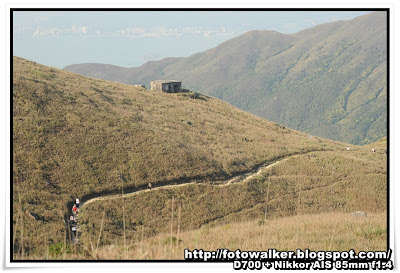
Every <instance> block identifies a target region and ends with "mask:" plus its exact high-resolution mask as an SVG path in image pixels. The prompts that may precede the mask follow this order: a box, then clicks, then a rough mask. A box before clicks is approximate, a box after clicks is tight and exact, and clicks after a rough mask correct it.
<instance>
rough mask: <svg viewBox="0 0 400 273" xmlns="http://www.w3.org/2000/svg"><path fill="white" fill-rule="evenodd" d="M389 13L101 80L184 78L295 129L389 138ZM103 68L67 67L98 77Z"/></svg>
mask: <svg viewBox="0 0 400 273" xmlns="http://www.w3.org/2000/svg"><path fill="white" fill-rule="evenodd" d="M386 31H387V29H386V13H385V12H372V13H370V14H367V15H363V16H360V17H357V18H355V19H352V20H346V21H335V22H332V23H326V24H322V25H318V26H315V27H312V28H309V29H305V30H302V31H299V32H297V33H294V34H281V33H278V32H275V31H270V30H254V31H249V32H247V33H244V34H242V35H241V36H238V37H235V38H233V39H230V40H228V41H225V42H223V43H221V44H220V45H218V46H217V47H215V48H212V49H209V50H207V51H204V52H200V53H196V54H194V55H191V56H189V57H185V58H166V59H163V60H160V61H154V62H151V63H146V64H144V65H142V66H140V67H136V68H121V67H119V68H115V70H114V71H115V72H112V73H111V72H108V73H106V75H105V76H102V77H101V78H104V79H107V80H112V81H119V82H124V83H128V84H137V83H142V84H143V83H145V84H147V85H148V82H149V81H150V80H154V79H172V78H173V79H178V80H182V81H183V84H184V86H185V87H186V88H188V89H190V90H193V91H196V92H199V93H202V94H206V95H210V96H214V97H217V98H219V99H223V100H225V101H227V102H228V103H231V104H233V105H235V106H237V107H239V108H240V109H243V110H245V111H249V112H250V113H252V114H255V115H258V116H260V117H263V118H266V119H268V120H272V121H274V122H277V123H280V124H284V125H285V126H288V127H290V128H293V129H296V130H300V131H303V132H308V133H310V134H315V135H319V136H321V137H326V138H331V139H335V140H341V141H344V142H349V143H353V144H367V143H371V142H373V141H375V140H377V139H379V138H381V137H384V136H386V100H387V82H386V80H387V76H386V75H387V71H386V67H387V61H386V57H387V52H386V41H387V40H386ZM99 67H101V65H99V66H96V67H94V66H90V65H83V66H82V65H72V66H67V67H65V68H64V69H65V70H68V71H71V72H76V73H80V74H83V75H86V76H96V72H98V71H101V70H99Z"/></svg>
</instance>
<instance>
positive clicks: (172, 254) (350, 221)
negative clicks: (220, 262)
mask: <svg viewBox="0 0 400 273" xmlns="http://www.w3.org/2000/svg"><path fill="white" fill-rule="evenodd" d="M386 230H387V229H386V213H384V212H381V213H371V214H368V217H366V218H357V217H353V216H352V215H351V214H345V213H340V212H331V213H322V214H305V215H295V216H288V217H282V218H276V219H270V220H267V221H263V220H261V219H254V220H249V221H244V222H233V223H229V224H223V225H218V226H204V227H202V228H200V229H195V230H190V231H184V232H180V233H179V235H178V232H177V227H176V226H175V227H174V236H173V237H172V238H174V239H172V240H170V238H171V234H170V233H169V232H165V233H162V234H159V235H157V236H154V237H151V238H143V239H142V240H141V239H139V240H137V241H132V242H129V244H128V245H127V247H126V248H125V249H126V250H124V247H123V246H121V244H120V245H102V246H99V248H97V249H96V247H94V248H93V251H92V250H90V251H89V255H88V256H86V258H91V257H95V258H97V259H110V258H111V259H125V257H129V258H130V259H138V260H139V259H150V260H153V259H164V260H167V259H175V260H182V259H183V253H184V250H185V249H190V250H194V249H204V250H206V249H207V250H216V249H217V248H222V249H229V250H231V251H232V250H233V251H234V250H236V249H241V250H251V251H255V250H260V251H265V250H266V249H269V248H275V249H278V250H282V251H283V250H292V251H296V250H297V249H310V250H312V251H321V250H336V251H339V250H340V251H348V250H349V249H354V250H355V251H356V252H358V251H361V250H362V251H376V250H378V251H386ZM139 233H140V231H139ZM70 255H71V256H72V257H74V256H73V255H74V254H70ZM75 255H77V254H75ZM91 255H92V256H91ZM78 257H82V255H79V254H78Z"/></svg>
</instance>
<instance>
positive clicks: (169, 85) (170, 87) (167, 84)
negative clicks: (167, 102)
mask: <svg viewBox="0 0 400 273" xmlns="http://www.w3.org/2000/svg"><path fill="white" fill-rule="evenodd" d="M150 90H155V91H163V92H167V93H179V92H182V82H180V81H168V80H158V81H151V82H150Z"/></svg>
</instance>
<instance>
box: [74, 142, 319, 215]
mask: <svg viewBox="0 0 400 273" xmlns="http://www.w3.org/2000/svg"><path fill="white" fill-rule="evenodd" d="M318 151H319V150H317V151H310V152H306V153H299V154H294V155H290V156H287V157H284V158H282V159H279V160H276V161H275V162H272V163H270V162H268V163H266V164H264V165H262V166H260V167H258V168H256V169H255V170H252V171H249V172H247V173H244V174H240V175H237V176H235V177H233V178H230V179H229V180H226V181H224V182H223V183H221V184H214V185H213V186H214V187H226V186H229V185H232V184H236V183H244V182H247V181H249V180H250V179H252V178H253V177H255V176H257V175H260V174H261V173H262V172H264V171H265V170H268V169H270V168H272V167H273V166H275V165H277V164H280V163H283V162H285V161H287V160H289V159H292V158H296V157H299V156H304V155H307V154H310V153H313V152H318ZM191 184H199V183H198V182H188V183H182V184H175V185H174V184H172V185H165V186H158V187H157V186H155V187H153V188H152V189H151V190H149V189H142V190H137V191H134V192H130V193H126V194H124V195H121V194H113V195H107V196H99V197H94V198H91V199H89V200H86V201H84V202H82V204H81V206H80V209H82V208H83V207H84V206H86V205H88V204H91V203H93V202H98V201H104V200H113V199H119V198H128V197H131V196H134V195H137V194H141V193H143V192H148V191H157V190H163V189H173V188H178V187H184V186H187V185H191Z"/></svg>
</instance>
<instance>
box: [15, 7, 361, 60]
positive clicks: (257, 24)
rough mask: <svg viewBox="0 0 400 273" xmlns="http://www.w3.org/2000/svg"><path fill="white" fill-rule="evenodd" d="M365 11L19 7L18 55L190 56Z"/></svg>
mask: <svg viewBox="0 0 400 273" xmlns="http://www.w3.org/2000/svg"><path fill="white" fill-rule="evenodd" d="M367 13H369V12H365V11H46V12H45V11H29V12H28V11H14V12H13V55H14V56H19V57H22V58H26V59H29V60H32V61H36V62H39V63H42V64H45V65H49V66H54V67H58V68H63V67H65V66H67V65H69V64H76V63H88V62H96V63H108V64H114V65H119V66H125V67H133V66H139V65H141V64H143V63H145V62H147V61H150V60H159V59H162V58H165V57H186V56H189V55H192V54H194V53H197V52H201V51H204V50H207V49H209V48H212V47H215V46H217V45H218V44H220V43H221V42H223V41H226V40H228V39H231V38H233V37H236V36H239V35H241V34H243V33H244V32H247V31H249V30H254V29H270V30H276V31H278V32H281V33H287V34H289V33H294V32H297V31H299V30H302V29H305V28H308V27H312V26H315V25H318V24H321V23H327V22H332V21H336V20H348V19H352V18H355V17H357V16H360V15H364V14H367Z"/></svg>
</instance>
